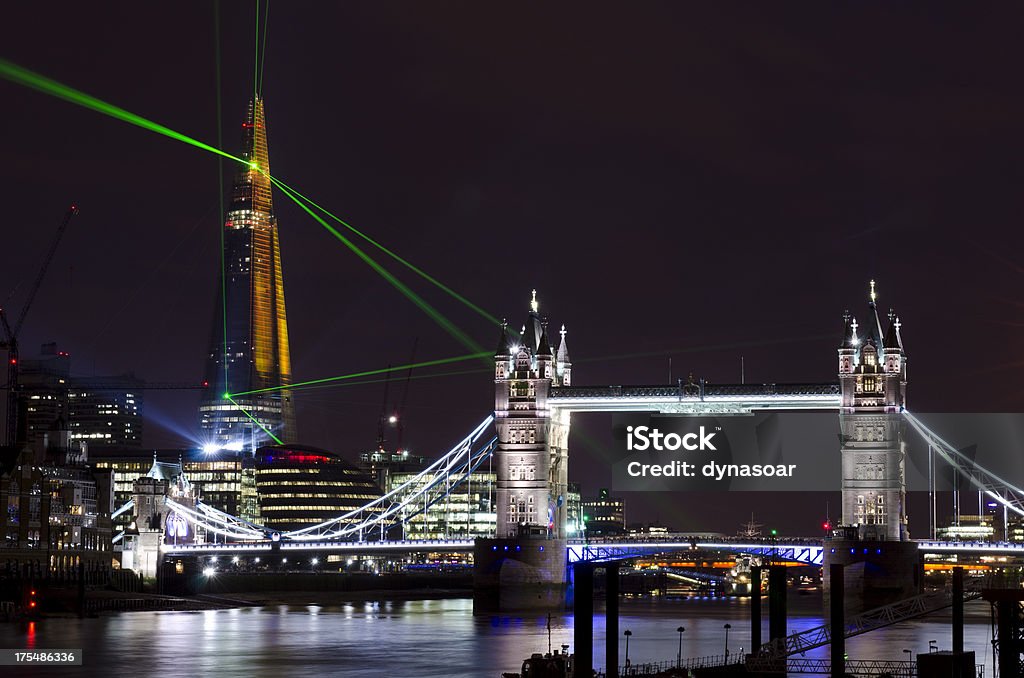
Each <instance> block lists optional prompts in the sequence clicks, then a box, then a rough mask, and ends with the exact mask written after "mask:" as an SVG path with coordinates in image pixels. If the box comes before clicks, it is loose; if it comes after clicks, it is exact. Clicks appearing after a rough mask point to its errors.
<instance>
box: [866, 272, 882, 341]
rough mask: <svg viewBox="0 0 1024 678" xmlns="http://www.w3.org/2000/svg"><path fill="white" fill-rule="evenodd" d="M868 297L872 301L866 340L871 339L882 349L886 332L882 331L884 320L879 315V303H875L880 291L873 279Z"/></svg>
mask: <svg viewBox="0 0 1024 678" xmlns="http://www.w3.org/2000/svg"><path fill="white" fill-rule="evenodd" d="M868 298H869V300H870V301H868V320H867V327H865V328H864V329H865V332H864V341H865V342H866V341H869V340H870V341H871V343H872V344H874V345H875V348H877V349H881V348H882V345H883V343H884V342H883V340H882V339H883V337H884V336H885V332H883V331H882V320H881V319H880V318H879V317H878V304H876V303H875V302H876V301H877V300H878V292H877V291H876V290H875V281H874V280H873V279H872V280H871V282H870V287H869V292H868Z"/></svg>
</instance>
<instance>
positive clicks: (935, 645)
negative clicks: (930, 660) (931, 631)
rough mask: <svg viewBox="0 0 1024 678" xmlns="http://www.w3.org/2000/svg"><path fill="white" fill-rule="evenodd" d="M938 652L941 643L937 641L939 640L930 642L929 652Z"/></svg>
mask: <svg viewBox="0 0 1024 678" xmlns="http://www.w3.org/2000/svg"><path fill="white" fill-rule="evenodd" d="M938 651H939V641H937V640H929V641H928V652H938Z"/></svg>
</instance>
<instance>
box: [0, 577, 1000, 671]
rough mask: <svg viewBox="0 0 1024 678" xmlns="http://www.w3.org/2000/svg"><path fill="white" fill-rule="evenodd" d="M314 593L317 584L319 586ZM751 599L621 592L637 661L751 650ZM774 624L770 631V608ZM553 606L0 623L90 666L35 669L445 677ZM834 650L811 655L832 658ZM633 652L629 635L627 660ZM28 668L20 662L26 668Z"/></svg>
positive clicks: (938, 635) (918, 642) (343, 607)
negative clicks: (488, 612) (514, 610)
mask: <svg viewBox="0 0 1024 678" xmlns="http://www.w3.org/2000/svg"><path fill="white" fill-rule="evenodd" d="M311 595H312V594H311ZM748 606H749V600H748V599H744V598H720V599H712V600H702V599H688V600H663V599H639V600H623V601H622V609H621V620H620V632H621V631H625V630H626V629H629V630H630V631H632V634H633V635H632V637H631V638H630V644H629V657H630V659H631V660H632V662H633V663H634V664H635V663H638V662H643V661H665V660H675V659H676V654H677V652H678V644H679V634H678V633H677V632H676V629H677V627H679V626H683V627H685V629H686V630H685V632H684V633H683V637H682V654H683V657H684V658H685V657H699V656H707V655H721V654H723V653H724V651H725V629H724V628H723V625H724V624H726V623H729V624H731V625H732V628H731V629H730V631H729V641H728V642H729V651H730V653H736V652H742V651H747V650H749V648H750V629H749V624H748V614H749V612H748V610H749V607H748ZM966 612H967V614H966V617H967V619H966V625H965V645H966V649H968V650H972V649H973V650H975V651H976V653H977V663H979V664H982V663H984V664H985V675H987V676H991V675H992V654H991V652H992V651H991V642H990V641H991V627H990V617H989V608H988V605H987V603H982V602H972V603H968V604H967V608H966ZM572 622H573V619H572V615H555V616H553V617H552V620H551V627H552V631H551V643H552V646H553V648H554V649H556V650H557V649H558V648H559V646H560V645H561V644H563V643H565V644H571V643H572ZM821 623H822V615H821V610H820V598H819V597H817V596H806V597H800V596H795V597H792V598H791V600H790V619H789V629H790V631H796V630H800V629H804V628H808V627H812V626H816V625H818V624H821ZM764 628H765V630H764V632H763V633H764V634H765V637H767V635H766V634H767V617H765V627H764ZM950 634H951V629H950V625H949V614H948V613H946V614H942V613H937V614H935V615H932V616H930V617H927V618H925V619H923V620H918V621H910V622H904V623H902V624H899V625H897V626H893V627H890V628H888V629H882V630H879V631H875V632H874V633H870V634H866V635H863V636H860V637H856V638H851V639H850V640H848V641H847V651H848V654H849V656H850V658H851V659H893V660H900V659H906V658H907V654H906V653H905V652H904V650H905V649H909V650H912V651H913V652H915V653H917V652H927V651H928V644H929V642H930V641H932V640H935V641H937V644H938V646H939V647H940V648H942V649H949V647H950V645H951V641H950ZM594 635H595V648H594V650H595V652H594V654H595V666H603V664H604V618H603V617H602V616H600V615H598V616H597V617H596V618H595V632H594ZM547 645H548V634H547V617H546V616H545V615H542V614H538V615H528V616H511V615H509V616H474V615H473V603H472V600H469V599H462V598H456V599H440V600H409V601H395V600H380V601H375V600H367V601H364V602H352V603H344V604H338V605H330V606H321V605H274V606H265V607H254V608H239V609H228V610H212V611H203V612H128V613H120V614H112V615H108V616H101V617H98V618H92V619H62V618H54V619H44V620H41V621H37V622H34V623H32V624H4V625H0V647H4V648H18V649H22V648H24V649H42V648H82V649H83V650H84V654H83V666H82V667H76V668H72V667H59V668H58V667H41V666H40V667H34V668H31V669H11V671H12V672H11V673H7V672H6V671H5V673H4V675H32V676H86V675H88V676H92V675H107V676H124V675H131V676H147V677H152V678H156V677H158V676H232V677H236V676H237V677H239V678H241V677H243V676H245V677H249V676H353V677H357V678H362V677H364V676H365V677H367V678H369V677H370V676H374V677H376V676H381V675H390V676H399V677H402V678H418V677H419V676H446V677H448V678H463V677H466V678H468V677H474V678H475V677H477V676H480V677H484V676H490V677H492V678H499V677H500V676H501V673H502V672H503V671H518V670H519V666H520V664H521V663H522V660H523V659H524V658H525V657H526V656H528V655H529V654H530V653H531V652H545V651H546V650H547ZM827 651H828V648H827V647H825V648H819V649H818V650H815V651H813V652H808V653H807V656H820V657H826V656H827ZM624 656H625V646H624V643H622V642H620V647H619V658H620V662H621V661H622V660H623V659H624ZM18 671H20V673H18Z"/></svg>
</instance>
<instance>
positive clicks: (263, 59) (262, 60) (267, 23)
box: [260, 0, 270, 99]
mask: <svg viewBox="0 0 1024 678" xmlns="http://www.w3.org/2000/svg"><path fill="white" fill-rule="evenodd" d="M269 27H270V0H267V3H266V9H265V10H264V11H263V52H262V54H261V55H260V98H261V99H262V98H263V72H264V66H265V65H266V63H267V29H268V28H269Z"/></svg>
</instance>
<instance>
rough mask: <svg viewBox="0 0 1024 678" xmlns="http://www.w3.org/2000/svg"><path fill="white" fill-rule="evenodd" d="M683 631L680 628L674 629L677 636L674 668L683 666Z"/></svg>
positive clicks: (683, 629)
mask: <svg viewBox="0 0 1024 678" xmlns="http://www.w3.org/2000/svg"><path fill="white" fill-rule="evenodd" d="M685 630H686V629H685V628H683V627H682V626H680V627H679V628H677V629H676V632H677V633H678V634H679V652H678V654H676V666H678V667H682V665H683V631H685Z"/></svg>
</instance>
